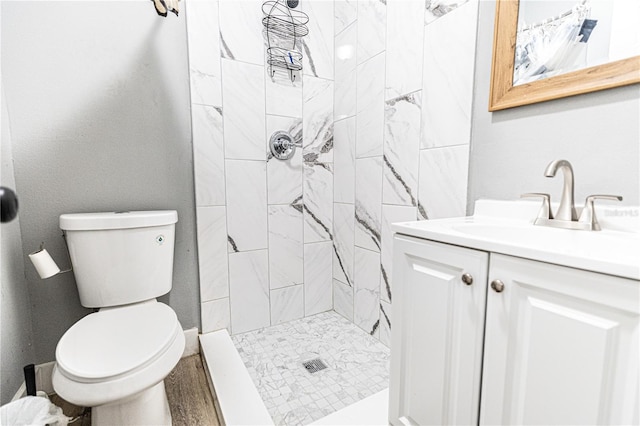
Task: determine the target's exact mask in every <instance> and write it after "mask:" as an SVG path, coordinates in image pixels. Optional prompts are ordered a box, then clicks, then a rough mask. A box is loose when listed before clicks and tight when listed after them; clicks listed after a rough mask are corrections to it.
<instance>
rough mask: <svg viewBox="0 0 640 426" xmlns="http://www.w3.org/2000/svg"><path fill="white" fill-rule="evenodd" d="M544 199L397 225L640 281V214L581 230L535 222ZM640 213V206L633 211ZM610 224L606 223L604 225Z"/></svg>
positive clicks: (485, 203) (481, 206)
mask: <svg viewBox="0 0 640 426" xmlns="http://www.w3.org/2000/svg"><path fill="white" fill-rule="evenodd" d="M538 207H539V204H538V203H531V202H528V201H492V200H479V201H478V202H476V214H475V215H474V216H471V217H459V218H450V219H436V220H425V221H418V222H406V223H396V224H394V225H393V229H394V231H396V232H397V233H400V234H405V235H410V236H415V237H420V238H426V239H431V240H434V241H440V242H444V243H450V244H456V245H461V246H466V247H471V248H477V249H479V250H485V251H490V252H494V253H502V254H507V255H513V256H519V257H526V258H530V259H534V260H540V261H543V262H548V263H556V264H559V265H566V266H570V267H574V268H580V269H585V270H589V271H594V272H601V273H606V274H611V275H617V276H622V277H627V278H632V279H636V280H637V279H640V226H637V224H638V222H639V221H640V218H637V217H636V220H629V218H631V219H633V218H634V216H633V214H630V215H624V216H621V217H623V218H624V219H625V221H622V222H621V223H614V221H612V220H611V219H609V220H608V221H607V222H606V224H607V225H608V226H610V228H612V229H603V230H602V231H578V230H568V229H558V228H551V227H545V226H536V225H533V218H534V217H535V215H536V213H537V209H538ZM632 211H635V212H636V215H637V210H632ZM603 228H604V226H603Z"/></svg>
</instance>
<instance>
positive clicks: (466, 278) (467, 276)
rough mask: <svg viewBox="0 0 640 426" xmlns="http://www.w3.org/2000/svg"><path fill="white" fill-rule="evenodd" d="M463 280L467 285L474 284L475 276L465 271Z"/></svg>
mask: <svg viewBox="0 0 640 426" xmlns="http://www.w3.org/2000/svg"><path fill="white" fill-rule="evenodd" d="M462 282H463V283H465V284H466V285H471V284H473V277H472V276H471V274H469V273H467V272H465V273H464V274H462Z"/></svg>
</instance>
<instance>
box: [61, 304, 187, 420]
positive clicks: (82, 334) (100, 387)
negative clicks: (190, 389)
mask: <svg viewBox="0 0 640 426" xmlns="http://www.w3.org/2000/svg"><path fill="white" fill-rule="evenodd" d="M184 346H185V339H184V332H183V331H182V327H181V326H180V323H179V321H178V319H177V317H176V314H175V312H174V311H173V310H172V309H171V308H170V307H169V306H167V305H165V304H163V303H160V302H157V301H156V300H151V301H146V302H140V303H135V304H131V305H126V306H120V307H113V308H103V309H101V310H100V311H98V312H96V313H93V314H89V315H87V316H86V317H84V318H83V319H81V320H80V321H78V322H77V323H76V324H74V325H73V326H72V327H71V328H70V329H69V330H67V332H66V333H65V334H64V335H63V336H62V338H61V339H60V341H59V342H58V346H57V348H56V365H55V367H54V371H53V377H52V380H53V387H54V389H55V390H56V392H57V393H58V395H60V396H61V397H62V398H64V399H65V400H67V401H69V402H72V403H74V404H76V405H80V406H85V407H92V424H94V425H98V424H109V425H115V424H117V425H134V424H135V425H138V424H156V425H161V424H162V425H170V424H171V414H170V412H169V406H168V403H167V398H166V393H165V391H164V382H163V380H164V378H165V377H166V376H167V375H168V374H169V373H170V372H171V370H173V368H174V367H175V366H176V364H177V363H178V361H179V360H180V357H181V356H182V353H183V352H184Z"/></svg>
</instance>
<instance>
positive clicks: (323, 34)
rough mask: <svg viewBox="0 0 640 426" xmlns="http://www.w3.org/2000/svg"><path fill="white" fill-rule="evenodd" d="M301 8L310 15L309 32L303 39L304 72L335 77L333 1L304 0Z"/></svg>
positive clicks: (328, 77)
mask: <svg viewBox="0 0 640 426" xmlns="http://www.w3.org/2000/svg"><path fill="white" fill-rule="evenodd" d="M299 7H300V9H301V10H302V11H303V12H305V13H306V14H307V15H309V17H310V19H309V23H308V24H307V26H308V27H309V34H308V35H307V36H305V37H304V38H303V39H302V43H303V48H304V54H303V56H302V72H303V73H304V74H310V75H313V76H315V77H322V78H327V79H333V57H334V55H333V48H334V47H333V36H334V33H333V20H334V16H333V2H331V1H302V2H300V6H299Z"/></svg>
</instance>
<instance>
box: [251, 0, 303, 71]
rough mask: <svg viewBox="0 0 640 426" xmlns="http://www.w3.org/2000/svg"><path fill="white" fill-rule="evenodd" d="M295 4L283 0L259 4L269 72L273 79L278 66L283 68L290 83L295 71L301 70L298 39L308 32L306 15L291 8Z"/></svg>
mask: <svg viewBox="0 0 640 426" xmlns="http://www.w3.org/2000/svg"><path fill="white" fill-rule="evenodd" d="M296 4H297V2H290V1H285V0H269V1H266V2H264V3H263V4H262V13H263V14H264V17H263V18H262V25H264V28H265V31H264V36H265V39H266V42H267V64H268V65H269V73H270V74H271V77H272V78H273V76H274V75H275V73H276V70H277V69H282V70H286V71H287V72H288V73H289V78H290V79H291V82H292V83H293V82H294V81H295V78H296V76H295V73H296V72H297V71H301V70H302V53H301V51H302V48H301V46H300V43H301V38H302V37H304V36H306V35H307V34H309V28H308V27H307V23H308V22H309V16H308V15H307V14H306V13H304V12H300V11H298V10H293V7H295V5H296ZM290 5H291V7H290Z"/></svg>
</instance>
